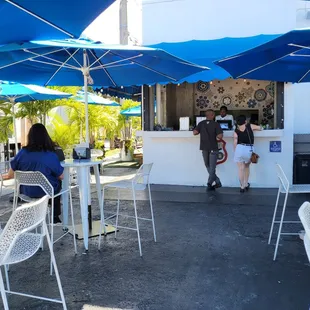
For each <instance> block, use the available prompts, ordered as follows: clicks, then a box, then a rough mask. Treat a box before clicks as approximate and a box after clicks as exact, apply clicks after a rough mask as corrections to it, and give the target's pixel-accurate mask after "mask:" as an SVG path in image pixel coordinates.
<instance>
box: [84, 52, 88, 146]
mask: <svg viewBox="0 0 310 310" xmlns="http://www.w3.org/2000/svg"><path fill="white" fill-rule="evenodd" d="M83 66H84V71H83V75H84V102H85V131H86V133H85V134H86V137H85V142H86V143H87V144H89V126H88V92H87V86H88V83H87V72H86V70H87V52H86V50H84V53H83Z"/></svg>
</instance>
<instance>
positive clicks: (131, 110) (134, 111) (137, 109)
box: [121, 104, 141, 117]
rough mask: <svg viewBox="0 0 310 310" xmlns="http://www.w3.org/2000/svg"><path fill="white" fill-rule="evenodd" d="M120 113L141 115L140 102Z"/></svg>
mask: <svg viewBox="0 0 310 310" xmlns="http://www.w3.org/2000/svg"><path fill="white" fill-rule="evenodd" d="M121 115H124V116H126V117H130V116H141V104H140V105H138V106H136V107H132V108H129V109H126V110H123V111H121Z"/></svg>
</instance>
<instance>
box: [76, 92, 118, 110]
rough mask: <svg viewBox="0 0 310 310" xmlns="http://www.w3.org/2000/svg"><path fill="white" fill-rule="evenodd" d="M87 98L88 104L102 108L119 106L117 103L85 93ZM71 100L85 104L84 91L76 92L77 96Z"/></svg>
mask: <svg viewBox="0 0 310 310" xmlns="http://www.w3.org/2000/svg"><path fill="white" fill-rule="evenodd" d="M87 97H88V104H93V105H102V106H109V107H119V106H120V104H119V103H117V102H116V101H113V100H109V99H106V98H103V97H100V96H98V95H96V94H93V93H90V92H88V93H87ZM73 99H74V100H76V101H79V102H85V92H84V91H80V92H78V93H77V95H76V96H74V97H73Z"/></svg>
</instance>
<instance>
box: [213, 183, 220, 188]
mask: <svg viewBox="0 0 310 310" xmlns="http://www.w3.org/2000/svg"><path fill="white" fill-rule="evenodd" d="M214 187H215V188H220V187H222V183H221V182H217V183H215V185H214Z"/></svg>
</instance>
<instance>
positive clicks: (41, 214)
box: [0, 196, 67, 310]
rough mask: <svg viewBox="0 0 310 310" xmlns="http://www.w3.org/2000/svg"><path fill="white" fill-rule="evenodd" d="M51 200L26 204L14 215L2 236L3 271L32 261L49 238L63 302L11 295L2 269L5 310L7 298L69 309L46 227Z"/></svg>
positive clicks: (0, 279)
mask: <svg viewBox="0 0 310 310" xmlns="http://www.w3.org/2000/svg"><path fill="white" fill-rule="evenodd" d="M48 199H49V196H44V197H43V198H41V199H39V200H37V201H35V202H31V203H29V204H24V205H22V206H20V207H18V208H17V209H15V210H14V211H13V213H12V215H11V217H10V219H9V221H8V223H7V224H6V226H5V227H4V229H3V231H2V232H1V234H0V267H1V266H3V267H4V268H6V266H8V265H12V264H17V263H20V262H22V261H25V260H27V259H28V258H30V257H32V256H33V255H34V254H35V253H36V252H37V251H38V249H39V248H40V245H41V243H42V240H43V238H44V237H46V239H47V244H48V248H49V251H50V254H51V261H52V265H53V268H54V270H55V275H56V280H57V285H58V289H59V293H60V297H61V299H60V300H59V299H52V298H46V297H41V296H34V295H30V294H25V293H21V292H14V291H11V289H10V283H9V277H8V273H7V270H6V269H5V275H6V287H7V289H6V288H5V286H4V281H3V277H2V273H1V269H0V291H1V297H2V301H3V305H4V309H5V310H8V309H9V306H8V301H7V294H13V295H20V296H25V297H30V298H36V299H41V300H45V301H50V302H55V303H59V304H62V306H63V309H65V310H66V309H67V306H66V302H65V297H64V293H63V290H62V285H61V282H60V277H59V273H58V268H57V265H56V260H55V256H54V252H53V246H52V242H51V240H50V237H49V233H48V229H47V225H46V213H47V205H48ZM38 228H40V229H38ZM20 308H22V306H21V307H20Z"/></svg>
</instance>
